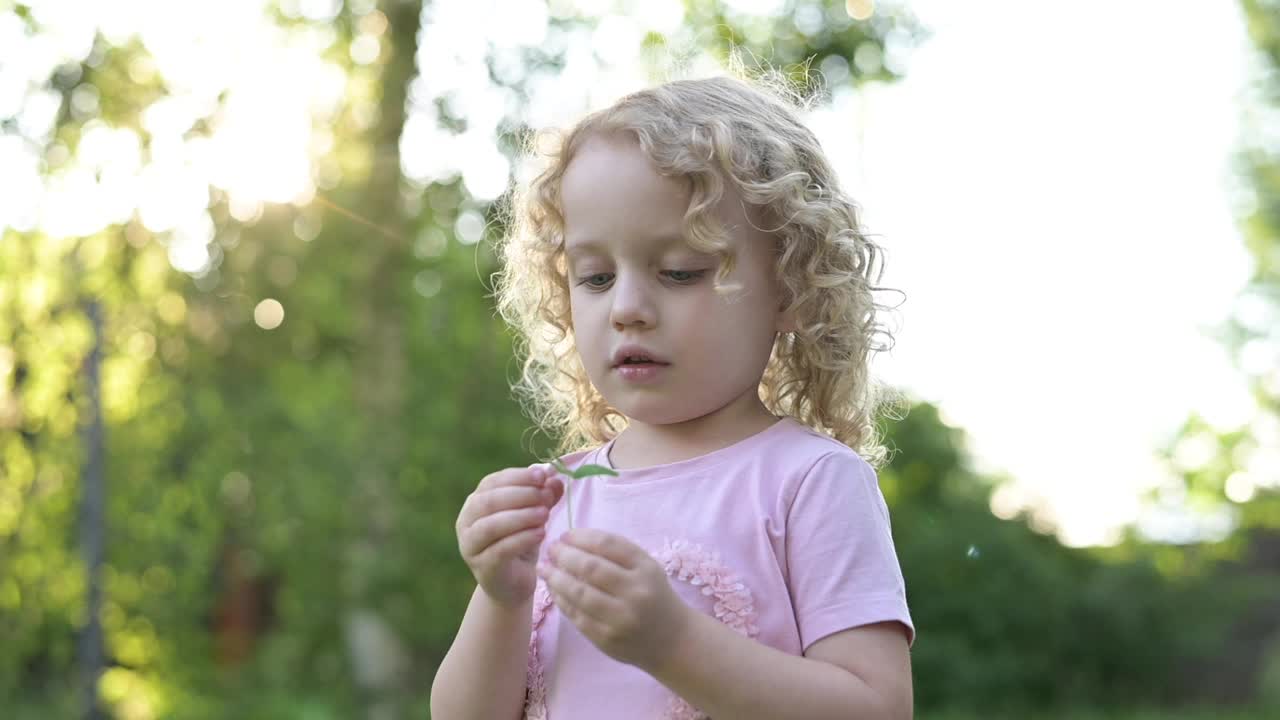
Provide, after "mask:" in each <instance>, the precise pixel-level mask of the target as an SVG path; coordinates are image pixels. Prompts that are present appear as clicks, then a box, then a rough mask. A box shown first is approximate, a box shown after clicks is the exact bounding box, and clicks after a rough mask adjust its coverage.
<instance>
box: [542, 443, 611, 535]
mask: <svg viewBox="0 0 1280 720" xmlns="http://www.w3.org/2000/svg"><path fill="white" fill-rule="evenodd" d="M547 462H549V463H551V467H553V468H555V469H556V472H558V473H560V474H561V475H564V476H565V477H566V478H568V480H567V481H566V482H565V486H564V500H565V502H566V503H568V505H569V508H568V509H569V529H570V530H572V529H573V493H572V490H573V481H574V480H576V479H578V478H585V477H591V476H592V475H612V476H614V477H617V476H618V473H617V472H615V471H613V470H610V469H609V468H607V467H605V466H603V465H583V466H582V467H580V468H578V469H577V470H570V469H569V468H567V467H565V465H564V463H562V462H560V458H552V459H550V460H548V461H547Z"/></svg>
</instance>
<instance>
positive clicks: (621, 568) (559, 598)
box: [538, 528, 692, 671]
mask: <svg viewBox="0 0 1280 720" xmlns="http://www.w3.org/2000/svg"><path fill="white" fill-rule="evenodd" d="M548 554H549V556H550V558H551V562H550V563H547V562H542V563H539V564H538V575H539V577H541V578H542V579H543V580H544V581H546V583H547V589H548V590H549V591H550V592H551V597H552V598H554V599H555V603H556V607H557V608H558V609H559V610H560V614H561V615H562V616H564V617H565V618H568V620H569V622H572V623H573V624H574V626H575V627H577V628H578V630H579V631H580V632H581V633H582V634H583V635H585V636H587V639H589V640H590V641H591V642H593V643H595V645H596V647H598V648H600V650H601V651H602V652H604V653H605V654H606V655H608V656H609V657H611V658H613V659H615V660H617V661H619V662H624V663H628V664H631V665H635V666H637V667H639V668H641V669H643V670H646V671H650V670H652V669H653V668H657V667H660V666H661V664H662V663H664V662H665V660H666V658H667V656H668V653H670V652H671V651H672V649H673V648H674V647H675V646H676V640H677V639H679V638H680V636H681V634H682V633H683V632H684V631H685V630H684V629H685V625H686V623H687V618H688V613H689V612H691V611H692V609H691V608H690V607H689V606H688V605H686V604H685V603H684V601H683V600H681V599H680V596H679V595H676V592H675V590H673V589H672V588H671V583H670V581H669V580H667V574H666V572H664V571H663V569H662V566H661V565H659V564H658V561H657V560H655V559H654V558H653V556H651V555H649V553H647V552H645V551H644V549H643V548H641V547H639V546H638V545H636V544H634V543H632V542H631V541H629V540H627V539H626V538H623V537H621V536H619V535H614V534H613V533H608V532H605V531H603V530H594V529H591V528H578V529H576V530H570V531H569V532H567V533H565V534H564V535H562V536H561V537H560V539H559V540H558V541H557V542H556V543H555V544H554V545H552V546H551V549H550V551H549V553H548Z"/></svg>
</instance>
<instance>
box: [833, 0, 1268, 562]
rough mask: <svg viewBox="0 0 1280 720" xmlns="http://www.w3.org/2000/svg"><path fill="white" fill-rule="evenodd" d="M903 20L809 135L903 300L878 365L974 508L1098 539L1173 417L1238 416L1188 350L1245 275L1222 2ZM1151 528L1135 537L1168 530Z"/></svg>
mask: <svg viewBox="0 0 1280 720" xmlns="http://www.w3.org/2000/svg"><path fill="white" fill-rule="evenodd" d="M912 6H913V7H914V8H915V9H916V11H917V12H918V13H919V15H920V16H921V18H922V19H923V20H924V21H925V23H926V24H927V25H930V26H931V27H933V28H934V33H935V34H934V37H933V38H932V40H931V41H929V42H928V43H927V44H926V45H925V46H923V47H922V48H920V49H919V50H918V51H917V52H916V54H915V55H914V56H913V57H912V60H911V62H910V65H909V68H908V74H907V76H906V78H905V80H903V81H902V82H901V83H899V84H896V85H893V86H889V87H884V88H878V89H877V91H875V92H873V93H871V95H870V97H869V98H867V99H866V105H865V107H863V108H859V105H858V102H857V101H856V100H850V101H849V102H847V103H842V104H841V107H840V108H839V109H838V110H837V115H838V117H839V118H840V119H839V120H830V121H828V123H829V124H825V125H824V126H823V127H822V130H823V131H824V133H825V134H824V141H826V140H829V143H828V145H829V148H830V149H831V150H832V151H835V152H837V153H838V155H840V156H841V157H845V158H848V157H853V158H855V159H853V160H850V161H849V162H848V163H847V164H846V165H845V166H844V167H845V168H847V170H848V173H847V174H846V177H847V178H849V179H850V180H851V185H852V187H853V188H854V192H855V195H857V196H858V197H859V198H860V200H861V201H862V202H863V204H864V207H865V209H866V215H865V217H866V219H867V221H868V223H869V225H870V227H871V229H872V230H873V231H874V232H876V233H878V234H880V235H881V236H882V238H881V239H882V242H884V243H885V244H886V246H887V247H888V256H889V259H888V270H887V271H886V280H885V283H886V284H887V285H889V286H891V287H897V288H903V289H904V290H906V292H907V293H908V301H907V303H906V304H905V305H904V306H903V307H902V310H901V312H902V318H903V325H902V328H901V332H900V337H899V344H898V346H897V348H896V349H895V350H894V352H893V353H892V354H891V357H890V358H888V360H887V362H885V363H884V364H883V365H882V366H881V368H880V369H881V371H882V372H883V373H884V374H885V376H886V377H887V378H889V379H890V380H892V381H894V382H895V383H897V384H901V385H904V386H906V387H909V388H911V389H912V390H913V391H915V392H916V393H918V394H919V395H920V396H922V397H923V398H925V399H928V400H931V401H933V402H936V403H938V404H940V406H941V407H942V409H943V410H944V412H945V414H946V417H947V418H948V420H949V421H950V422H951V423H952V424H955V425H958V426H961V427H963V428H964V429H965V430H966V431H967V432H968V433H969V434H970V436H971V437H972V440H973V443H974V446H975V450H976V454H977V455H978V457H979V459H980V461H981V462H982V463H983V464H984V465H986V466H989V467H990V468H993V469H1004V470H1007V471H1008V472H1009V473H1011V474H1012V475H1013V476H1015V477H1016V478H1017V479H1018V486H1017V487H1016V488H1011V489H1009V490H1006V491H1005V492H1003V493H1001V494H1000V495H999V496H997V501H998V502H996V503H995V504H996V508H995V509H996V510H997V511H999V512H1002V513H1008V512H1009V511H1010V510H1011V509H1012V508H1013V507H1016V506H1018V505H1021V504H1045V503H1047V504H1048V506H1049V507H1050V508H1051V514H1052V516H1053V517H1054V518H1055V519H1056V520H1057V522H1058V523H1059V524H1060V526H1061V528H1060V533H1059V534H1060V535H1061V537H1062V538H1063V540H1064V541H1067V542H1069V543H1071V544H1093V543H1099V542H1105V541H1106V540H1108V538H1109V536H1110V532H1111V531H1112V530H1113V529H1114V528H1116V527H1117V526H1119V525H1121V524H1124V523H1131V522H1134V521H1136V520H1138V519H1139V508H1138V505H1137V493H1138V492H1139V491H1140V490H1141V489H1142V488H1144V487H1148V486H1157V485H1159V484H1160V483H1161V482H1162V481H1163V480H1164V478H1165V477H1166V473H1167V471H1166V470H1164V469H1163V468H1162V467H1161V466H1160V465H1159V464H1158V463H1157V461H1156V459H1155V456H1154V454H1153V450H1154V449H1155V448H1157V447H1159V446H1162V445H1164V444H1165V443H1166V441H1167V440H1166V439H1167V437H1168V436H1169V435H1170V434H1171V433H1172V432H1173V431H1174V430H1175V429H1176V427H1177V426H1178V425H1179V424H1180V423H1181V422H1182V421H1183V420H1185V418H1186V417H1187V416H1188V414H1190V413H1191V412H1193V411H1198V412H1201V413H1203V414H1205V415H1206V416H1208V417H1209V418H1210V419H1211V420H1212V421H1213V422H1214V423H1215V424H1217V425H1219V426H1221V427H1223V428H1227V427H1236V426H1239V425H1242V424H1244V423H1245V422H1248V421H1249V420H1250V419H1251V417H1252V410H1253V405H1252V402H1251V400H1250V399H1249V396H1248V394H1247V392H1246V391H1245V383H1244V380H1243V378H1242V377H1241V376H1239V375H1238V374H1237V372H1236V371H1235V370H1234V369H1233V368H1232V366H1231V365H1230V363H1229V361H1228V359H1227V356H1226V354H1225V353H1224V351H1223V350H1222V348H1221V346H1220V345H1219V344H1218V343H1217V342H1216V341H1214V340H1213V339H1211V338H1209V337H1208V336H1207V335H1206V334H1204V333H1203V332H1202V331H1201V328H1202V327H1210V326H1212V325H1214V324H1216V323H1219V322H1221V321H1222V320H1223V319H1225V318H1226V317H1227V316H1228V315H1229V314H1230V313H1231V310H1232V301H1233V298H1234V297H1235V295H1236V293H1237V292H1238V290H1239V289H1240V287H1241V286H1242V285H1243V283H1244V281H1245V280H1246V279H1247V277H1248V272H1249V269H1250V265H1249V260H1248V258H1247V255H1246V254H1245V251H1244V248H1243V240H1242V238H1241V237H1240V235H1239V232H1238V229H1237V227H1236V225H1235V219H1234V216H1233V212H1232V208H1231V198H1230V195H1229V192H1228V187H1229V184H1228V178H1229V171H1228V166H1227V162H1228V157H1229V154H1230V152H1231V150H1232V149H1233V146H1234V145H1235V143H1236V141H1237V135H1238V133H1239V129H1238V124H1239V120H1240V115H1241V112H1242V110H1241V107H1242V102H1243V100H1242V93H1243V89H1244V86H1245V80H1246V58H1247V48H1248V44H1247V39H1246V36H1245V31H1244V24H1243V18H1242V17H1241V16H1240V14H1239V11H1238V9H1237V6H1236V3H1234V2H1216V3H1196V4H1195V11H1194V12H1190V11H1178V12H1173V11H1171V10H1170V8H1169V7H1168V4H1167V3H1162V2H1158V1H1157V0H1146V1H1130V2H1123V3H1110V4H1108V5H1107V6H1106V10H1105V20H1104V19H1103V18H1102V11H1100V10H1098V9H1096V8H1095V9H1094V11H1086V9H1085V8H1084V6H1080V7H1079V8H1077V9H1067V8H1065V7H1064V6H1063V5H1062V4H1061V3H1049V2H1027V1H1026V0H1004V1H1001V2H984V3H956V2H952V1H950V0H927V1H926V0H916V2H913V3H912ZM860 109H861V110H862V111H863V112H865V113H866V114H865V115H862V116H861V117H862V119H863V121H864V123H865V130H864V131H862V133H861V135H860V136H859V133H858V132H857V131H856V130H854V129H855V128H857V127H858V124H859V114H858V112H859V110H860ZM850 130H854V131H853V132H850ZM859 140H860V142H859ZM1276 357H1277V356H1276V355H1275V354H1272V355H1271V362H1272V363H1273V366H1274V364H1275V361H1276ZM1276 436H1280V433H1276V432H1274V430H1273V432H1272V437H1276ZM1275 450H1276V448H1272V452H1271V453H1270V454H1269V455H1268V457H1269V458H1270V462H1271V463H1273V464H1272V465H1271V466H1270V467H1269V470H1270V477H1271V478H1273V479H1274V480H1280V467H1277V466H1275V465H1274V463H1275V457H1276V453H1275V452H1274V451H1275ZM1184 455H1185V454H1184ZM1187 461H1188V462H1189V463H1193V462H1194V461H1195V459H1194V458H1187ZM1262 469H1263V468H1262V467H1259V468H1258V470H1259V471H1261V470H1262ZM1258 477H1261V476H1260V475H1259V476H1258ZM1170 520H1171V519H1170V518H1167V517H1166V518H1161V517H1157V516H1155V515H1150V516H1147V517H1145V518H1144V520H1143V522H1144V525H1145V526H1146V527H1149V528H1150V529H1151V530H1152V531H1155V532H1160V533H1162V534H1166V535H1169V534H1173V535H1176V534H1178V533H1179V531H1178V530H1177V529H1175V528H1173V527H1167V525H1168V523H1169V521H1170ZM1184 530H1185V528H1184Z"/></svg>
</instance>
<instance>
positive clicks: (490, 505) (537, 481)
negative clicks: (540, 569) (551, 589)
mask: <svg viewBox="0 0 1280 720" xmlns="http://www.w3.org/2000/svg"><path fill="white" fill-rule="evenodd" d="M563 494H564V483H562V482H561V481H560V479H559V478H557V477H555V473H554V471H553V470H551V469H550V468H549V467H548V466H546V465H534V466H533V467H531V468H507V469H505V470H499V471H498V472H495V473H491V474H489V475H486V476H485V478H484V479H483V480H481V481H480V484H479V485H477V486H476V489H475V492H473V493H471V494H470V495H469V496H467V500H466V502H464V503H463V504H462V510H461V512H459V513H458V522H457V525H456V529H457V532H458V550H460V551H461V553H462V559H463V560H464V561H465V562H466V563H467V567H469V568H471V574H472V575H474V576H475V578H476V582H477V583H479V585H480V587H481V588H483V589H484V591H485V592H486V593H487V594H488V595H489V597H490V599H492V600H493V601H494V602H495V603H497V604H498V605H499V606H502V607H505V608H510V609H515V608H518V607H519V606H520V604H521V603H523V602H524V601H526V600H528V599H529V598H530V597H531V596H532V595H533V589H534V584H535V583H536V582H537V579H538V578H537V574H536V567H537V563H538V547H539V546H540V545H541V543H542V538H543V537H544V536H545V535H546V522H547V517H548V515H549V514H550V511H551V508H552V507H554V506H555V504H556V503H557V502H559V501H560V496H561V495H563Z"/></svg>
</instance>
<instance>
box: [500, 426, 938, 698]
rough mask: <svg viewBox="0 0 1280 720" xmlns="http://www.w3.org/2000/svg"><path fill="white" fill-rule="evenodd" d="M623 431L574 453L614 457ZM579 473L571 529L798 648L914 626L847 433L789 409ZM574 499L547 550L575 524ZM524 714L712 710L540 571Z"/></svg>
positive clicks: (876, 501)
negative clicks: (719, 443)
mask: <svg viewBox="0 0 1280 720" xmlns="http://www.w3.org/2000/svg"><path fill="white" fill-rule="evenodd" d="M612 446H613V443H612V442H609V443H606V444H605V445H603V446H601V447H598V448H595V449H593V450H585V451H582V452H577V453H572V454H570V455H567V456H565V457H564V458H563V461H564V463H565V464H566V465H567V466H569V467H570V468H576V467H578V466H579V465H582V464H591V463H593V464H597V465H604V466H606V467H608V466H609V455H608V453H609V450H610V449H611V448H612ZM618 472H619V473H620V475H619V476H618V477H610V476H605V475H597V476H594V477H591V478H586V479H582V480H576V481H574V482H573V489H572V492H573V514H574V518H573V519H574V527H591V528H599V529H602V530H607V531H609V532H612V533H616V534H618V535H621V536H623V537H625V538H627V539H628V540H630V541H631V542H633V543H635V544H637V545H639V546H640V547H643V548H645V549H646V550H648V551H649V552H650V553H651V554H652V555H653V556H654V557H655V558H656V559H657V560H658V562H659V563H660V564H661V565H662V566H663V567H664V568H665V569H666V571H667V575H668V577H669V578H670V580H671V585H672V587H673V588H674V589H675V591H676V593H678V594H679V596H680V597H681V599H683V600H684V601H685V603H687V604H688V605H690V606H692V607H695V608H697V609H698V610H700V611H702V612H704V613H706V614H707V615H711V616H713V617H716V618H717V619H719V620H720V621H721V622H723V623H725V624H726V625H728V626H729V627H731V628H733V629H734V630H736V631H738V632H740V633H742V634H744V635H746V636H748V637H751V638H754V639H755V640H756V641H758V642H761V643H764V644H766V645H769V646H772V647H775V648H777V649H779V650H782V651H783V652H787V653H790V654H792V655H803V654H804V651H805V650H807V649H808V648H809V646H810V645H812V644H813V643H815V642H817V641H818V640H821V639H822V638H824V637H826V636H828V635H831V634H832V633H836V632H839V631H841V630H845V629H848V628H852V627H856V626H859V625H866V624H869V623H874V622H881V621H885V620H896V621H899V622H901V623H902V624H903V625H905V626H906V628H907V631H908V637H909V640H910V642H913V643H914V641H915V628H914V626H913V625H912V623H911V616H910V613H909V612H908V610H907V600H906V586H905V584H904V582H903V579H902V571H901V569H900V567H899V565H898V558H897V555H896V553H895V552H894V547H893V538H892V535H891V533H890V526H889V510H888V507H887V506H886V505H885V501H884V496H883V495H882V494H881V493H880V487H879V485H878V481H877V479H876V474H875V471H874V470H873V469H872V468H871V466H870V465H868V464H867V463H866V461H864V460H863V459H862V458H861V457H859V456H858V455H857V453H855V452H854V451H853V450H851V449H850V448H849V447H848V446H847V445H845V444H843V443H841V442H839V441H837V440H834V439H832V438H830V437H828V436H826V435H823V434H821V433H818V432H815V431H814V430H812V429H810V428H808V427H807V426H805V425H803V424H801V423H800V422H797V421H796V420H794V419H791V418H784V419H782V420H779V421H778V422H776V423H774V424H773V425H771V426H770V427H769V428H767V429H765V430H763V431H761V432H759V433H756V434H755V435H753V436H751V437H748V438H746V439H744V440H741V441H739V442H738V443H736V444H734V445H730V446H729V447H726V448H722V449H720V450H716V451H714V452H711V453H708V454H706V455H702V456H700V457H696V458H693V459H690V460H684V461H681V462H675V463H669V464H667V465H655V466H652V467H646V468H638V469H632V470H620V471H618ZM566 513H567V506H566V503H565V501H564V500H563V499H561V501H560V502H559V503H558V504H557V505H556V506H555V508H553V509H552V511H551V516H550V518H549V520H548V522H547V539H546V540H545V541H544V542H543V546H542V548H541V554H542V555H543V557H544V558H545V556H546V551H547V548H548V547H549V546H550V544H551V543H552V542H554V541H555V539H556V538H558V537H560V535H561V534H563V533H564V532H565V531H566V530H568V520H567V519H566ZM528 683H529V684H528V693H527V699H526V705H525V717H526V718H530V719H531V720H532V719H541V718H550V720H576V719H577V718H592V719H593V720H596V719H599V718H611V719H621V718H636V719H637V720H640V719H643V720H656V719H658V718H696V717H705V716H702V715H700V714H699V713H697V711H696V710H695V709H694V708H692V707H690V706H689V705H688V704H687V703H685V702H684V701H683V700H682V699H681V698H679V697H678V696H676V695H675V694H674V693H672V692H671V691H670V690H669V689H667V687H666V686H664V685H662V684H661V683H659V682H658V681H657V680H654V679H653V677H651V676H650V675H649V674H647V673H645V672H644V671H643V670H640V669H639V668H637V667H635V666H633V665H627V664H625V663H620V662H618V661H616V660H614V659H612V658H610V657H609V656H608V655H605V654H604V653H603V652H601V651H600V650H599V649H598V648H596V646H595V645H593V644H592V643H591V641H590V640H588V639H587V638H586V637H585V636H583V635H582V634H581V633H580V632H578V629H577V628H575V627H574V626H573V624H572V623H570V622H568V621H562V619H561V617H560V614H559V612H557V611H556V608H555V605H554V603H553V602H552V600H551V598H550V596H549V595H548V593H547V589H546V586H545V585H544V583H543V582H542V580H541V579H539V580H538V585H537V589H536V590H535V592H534V603H533V633H532V636H531V637H530V639H529V671H528Z"/></svg>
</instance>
